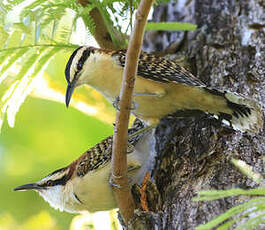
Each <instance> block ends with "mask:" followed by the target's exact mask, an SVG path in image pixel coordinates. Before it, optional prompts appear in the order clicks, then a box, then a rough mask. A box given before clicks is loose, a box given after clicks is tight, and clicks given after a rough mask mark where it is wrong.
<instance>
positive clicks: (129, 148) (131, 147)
mask: <svg viewBox="0 0 265 230" xmlns="http://www.w3.org/2000/svg"><path fill="white" fill-rule="evenodd" d="M133 151H134V146H133V145H132V144H130V143H128V146H127V152H126V153H127V154H130V153H132V152H133Z"/></svg>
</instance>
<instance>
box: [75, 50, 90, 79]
mask: <svg viewBox="0 0 265 230" xmlns="http://www.w3.org/2000/svg"><path fill="white" fill-rule="evenodd" d="M90 52H91V50H90V49H89V48H88V49H85V50H84V52H83V53H82V56H81V58H80V59H79V61H78V63H77V66H76V69H77V73H78V72H79V71H81V69H82V67H83V65H84V63H85V61H86V60H87V58H88V57H89V56H90ZM77 73H76V74H77Z"/></svg>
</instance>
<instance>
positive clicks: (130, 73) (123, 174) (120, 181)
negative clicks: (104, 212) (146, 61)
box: [112, 0, 153, 224]
mask: <svg viewBox="0 0 265 230" xmlns="http://www.w3.org/2000/svg"><path fill="white" fill-rule="evenodd" d="M152 4H153V0H141V3H140V5H139V8H138V10H137V12H136V18H135V19H136V20H135V26H134V29H133V32H132V35H131V37H130V42H129V48H128V50H127V54H126V63H125V69H124V72H123V80H122V88H121V92H120V111H117V115H116V123H115V128H114V137H113V138H114V140H113V151H112V182H113V183H114V184H115V185H117V186H114V187H113V190H114V195H115V198H116V201H117V203H118V207H119V209H120V213H121V216H122V218H123V220H124V222H125V223H126V224H128V222H129V220H130V218H131V217H132V216H133V212H134V202H133V199H132V195H131V191H130V187H129V183H128V175H127V155H126V151H127V144H128V123H129V116H130V109H131V104H132V94H133V88H134V82H135V75H136V72H137V67H138V59H139V55H140V51H141V46H142V42H143V35H144V28H145V25H146V21H147V16H148V13H149V11H150V9H151V6H152Z"/></svg>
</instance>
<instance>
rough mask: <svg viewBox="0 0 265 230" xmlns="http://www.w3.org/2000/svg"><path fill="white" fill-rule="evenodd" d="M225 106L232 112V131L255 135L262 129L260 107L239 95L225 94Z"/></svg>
mask: <svg viewBox="0 0 265 230" xmlns="http://www.w3.org/2000/svg"><path fill="white" fill-rule="evenodd" d="M224 97H225V99H226V100H227V106H228V107H229V108H230V109H231V110H232V111H233V113H232V114H231V115H232V119H231V123H232V126H233V127H234V129H238V130H241V131H250V132H254V133H257V132H259V131H260V130H261V129H262V127H263V118H262V117H263V115H262V111H261V107H260V105H259V104H258V103H257V102H256V101H254V100H251V99H249V98H245V97H243V96H241V95H238V94H235V93H230V92H225V93H224Z"/></svg>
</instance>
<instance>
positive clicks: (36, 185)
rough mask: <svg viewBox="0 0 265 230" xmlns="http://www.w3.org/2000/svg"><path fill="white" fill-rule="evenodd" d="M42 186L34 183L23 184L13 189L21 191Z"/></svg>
mask: <svg viewBox="0 0 265 230" xmlns="http://www.w3.org/2000/svg"><path fill="white" fill-rule="evenodd" d="M42 188H43V187H41V186H39V185H38V184H36V183H33V184H24V185H20V186H18V187H16V188H14V191H23V190H40V189H42Z"/></svg>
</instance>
